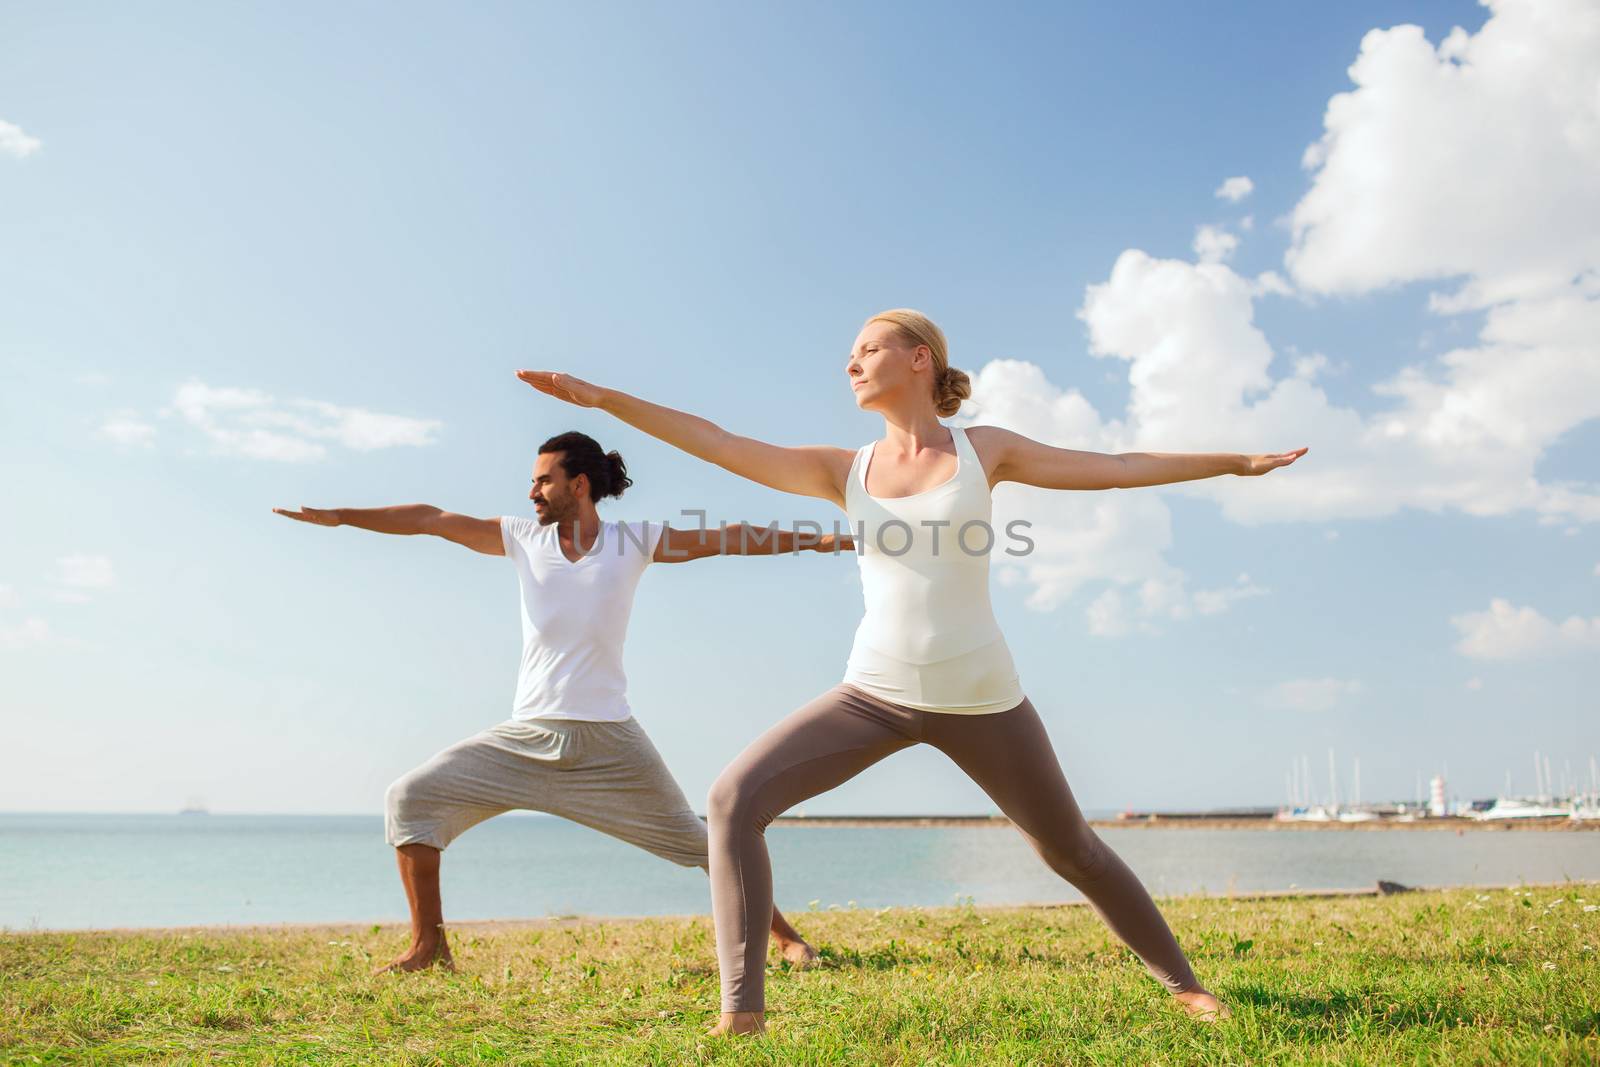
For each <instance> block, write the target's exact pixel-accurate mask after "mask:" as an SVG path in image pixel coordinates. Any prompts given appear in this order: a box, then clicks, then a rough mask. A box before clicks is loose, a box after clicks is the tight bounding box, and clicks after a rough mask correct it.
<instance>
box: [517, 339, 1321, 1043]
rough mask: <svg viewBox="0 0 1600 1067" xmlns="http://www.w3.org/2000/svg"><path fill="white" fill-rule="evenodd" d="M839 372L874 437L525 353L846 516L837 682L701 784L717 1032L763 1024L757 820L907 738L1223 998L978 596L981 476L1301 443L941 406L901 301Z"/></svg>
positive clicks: (940, 346)
mask: <svg viewBox="0 0 1600 1067" xmlns="http://www.w3.org/2000/svg"><path fill="white" fill-rule="evenodd" d="M844 371H845V374H846V376H847V378H848V380H849V383H850V390H851V392H852V393H853V395H854V396H855V401H856V405H857V406H858V407H860V408H861V409H862V410H865V411H873V412H877V413H878V414H880V415H882V416H883V420H884V433H883V437H882V439H881V440H878V441H874V442H872V443H871V444H868V445H865V446H863V447H861V448H859V449H856V450H853V451H852V450H850V449H844V448H829V447H823V446H812V447H804V448H783V447H779V446H777V445H771V444H767V443H765V442H762V441H757V440H754V439H752V438H748V437H740V436H737V435H735V434H733V433H730V432H729V431H727V430H724V429H722V428H721V427H720V426H717V425H715V424H714V423H711V422H708V421H707V420H705V419H702V418H699V417H697V416H694V415H689V414H686V413H684V412H681V411H674V410H672V409H671V408H666V407H662V406H660V405H657V404H652V403H649V402H648V401H645V400H641V399H639V398H637V397H633V396H629V395H628V394H627V393H623V392H620V391H618V390H615V389H607V388H603V387H601V386H597V385H593V384H590V383H589V382H586V381H583V380H581V379H578V378H574V377H572V376H571V375H568V374H559V373H555V372H551V371H522V372H519V374H518V377H519V378H521V379H522V380H523V381H525V382H526V383H528V384H529V385H531V386H533V387H534V388H535V389H538V390H539V391H540V392H543V393H548V394H549V395H551V396H554V397H557V398H559V399H562V400H566V401H568V402H570V403H573V404H577V405H579V406H582V407H597V408H600V409H602V410H604V411H607V412H610V413H611V414H612V415H615V416H616V417H617V418H619V419H621V420H622V421H624V422H626V423H628V424H630V425H632V426H635V427H637V428H639V429H640V430H643V431H644V432H645V433H648V434H651V435H652V436H655V437H659V438H660V439H661V440H663V441H665V442H667V443H668V444H671V445H675V446H677V447H678V448H681V449H683V450H684V451H685V452H688V453H690V454H691V455H694V456H698V457H699V458H701V459H704V460H708V461H709V462H712V463H715V464H717V465H718V466H719V467H722V468H724V469H726V470H729V471H732V472H733V473H735V474H739V475H742V476H744V477H746V478H749V479H751V480H752V481H756V482H759V483H761V484H762V485H766V486H770V487H772V488H774V489H780V490H783V491H785V492H790V493H798V494H800V495H803V496H813V497H818V498H820V499H822V500H828V501H831V502H833V503H834V504H836V505H838V506H839V507H841V508H843V509H844V511H845V513H846V515H847V516H848V517H849V520H850V523H851V525H852V527H853V528H855V532H856V533H857V538H856V542H857V548H856V551H857V554H858V562H859V564H860V568H861V583H862V589H863V593H864V596H865V601H866V612H865V615H864V616H863V618H862V620H861V624H860V626H859V628H858V629H857V631H856V636H855V643H854V646H853V647H852V649H851V652H850V658H849V661H848V664H847V666H846V668H845V676H844V680H843V682H842V683H841V684H839V685H837V686H835V687H834V688H832V689H830V690H828V691H827V692H826V693H823V694H822V695H821V696H819V697H817V698H816V699H815V700H813V701H811V702H810V703H808V704H806V705H804V706H803V707H801V708H800V709H799V710H797V711H795V712H793V713H792V714H790V715H789V716H788V717H787V718H785V719H783V720H782V721H781V722H779V723H778V724H777V725H775V726H773V727H772V728H771V729H769V730H768V731H767V732H766V733H764V734H762V735H761V736H760V737H758V738H757V739H756V740H755V741H754V742H753V743H752V744H751V745H750V746H749V747H748V748H746V749H745V750H744V752H743V753H741V754H740V755H739V756H738V757H737V758H736V759H735V760H734V761H733V762H732V763H731V764H729V766H728V767H727V769H726V770H724V771H723V772H722V774H721V776H720V777H719V778H718V779H717V781H716V783H715V784H713V785H712V787H711V793H710V796H709V798H708V809H707V816H708V821H709V824H710V833H711V841H710V851H711V884H712V910H713V915H714V919H715V924H716V933H717V956H718V962H719V964H720V967H721V974H722V1018H721V1021H720V1022H719V1024H718V1026H717V1027H716V1029H715V1030H714V1031H713V1033H751V1032H759V1031H761V1030H763V1029H764V1028H765V1009H766V1003H765V1000H764V989H763V985H764V977H765V975H764V971H765V963H766V953H767V922H768V918H769V916H770V915H771V913H772V872H771V866H770V863H769V861H768V858H767V850H766V841H765V838H764V831H765V829H766V827H767V825H768V824H769V823H770V822H771V821H772V820H773V819H774V818H776V817H777V816H778V815H780V814H782V813H783V812H784V811H785V810H787V809H789V808H791V807H793V806H794V805H796V804H799V803H801V802H803V801H805V800H807V799H809V798H811V797H814V796H817V795H818V794H820V793H823V792H826V791H827V790H829V789H833V788H834V787H836V786H838V785H840V784H842V783H844V782H846V781H848V780H849V779H851V778H853V777H855V775H857V774H859V773H860V772H861V771H863V770H865V769H866V768H867V767H869V766H871V765H872V764H874V763H876V762H878V761H879V760H881V759H883V758H885V757H886V756H889V755H891V754H892V753H895V752H898V751H899V750H901V749H903V748H908V747H910V746H912V745H915V744H929V745H932V746H934V747H935V748H937V749H939V750H940V751H942V752H944V753H945V754H946V755H948V756H949V757H950V758H951V759H952V760H954V761H955V763H956V764H957V765H958V766H959V767H960V768H961V769H962V770H963V771H965V772H966V773H967V774H968V775H969V776H970V777H971V778H972V779H973V781H975V782H976V783H977V784H978V785H979V786H980V787H981V788H982V789H983V790H984V792H985V793H987V794H988V795H989V797H990V799H992V800H993V801H994V802H995V804H996V805H997V806H998V807H999V808H1000V810H1001V811H1002V812H1004V813H1005V814H1006V815H1007V816H1008V817H1009V818H1010V819H1011V821H1012V822H1013V823H1015V825H1016V826H1017V829H1019V830H1020V831H1021V832H1022V834H1023V836H1024V837H1025V838H1027V840H1028V843H1029V844H1030V845H1032V846H1033V848H1034V849H1035V850H1036V851H1037V852H1038V854H1039V856H1040V857H1041V858H1042V859H1043V860H1044V862H1045V863H1046V864H1048V865H1049V866H1050V868H1051V869H1052V870H1054V871H1055V872H1056V873H1057V874H1059V875H1060V876H1061V877H1063V878H1064V879H1066V880H1067V881H1068V882H1070V883H1072V885H1073V886H1075V887H1076V888H1077V889H1078V890H1079V891H1080V892H1082V893H1083V895H1084V896H1085V897H1087V898H1088V899H1089V902H1090V904H1091V905H1093V907H1094V908H1095V910H1096V911H1097V912H1098V913H1099V915H1100V917H1101V918H1102V919H1104V920H1105V922H1106V923H1107V925H1109V926H1110V928H1111V929H1112V931H1113V932H1114V933H1116V935H1117V936H1118V937H1120V938H1121V939H1122V940H1123V941H1124V942H1126V943H1127V945H1128V947H1129V948H1131V949H1132V950H1133V951H1134V952H1135V953H1137V954H1138V956H1139V958H1140V959H1141V960H1143V961H1144V964H1145V966H1146V967H1147V968H1148V969H1149V971H1150V973H1151V974H1152V975H1154V976H1155V977H1156V978H1157V979H1158V980H1159V981H1160V982H1161V983H1162V984H1163V985H1164V986H1165V987H1166V988H1167V990H1168V991H1169V992H1170V993H1171V994H1172V995H1173V997H1174V998H1176V1000H1177V1001H1178V1002H1179V1003H1180V1004H1181V1005H1182V1006H1183V1008H1184V1009H1185V1010H1187V1011H1188V1012H1190V1013H1191V1014H1193V1015H1195V1016H1197V1017H1200V1018H1203V1019H1217V1018H1221V1017H1224V1016H1226V1015H1227V1014H1228V1011H1227V1008H1226V1007H1225V1006H1224V1005H1223V1004H1222V1003H1221V1002H1220V1001H1218V1000H1217V998H1216V997H1215V996H1213V995H1212V994H1211V993H1210V992H1209V991H1207V990H1206V988H1205V987H1204V986H1202V985H1201V984H1200V982H1199V980H1198V979H1197V978H1196V977H1195V975H1194V972H1193V970H1191V969H1190V967H1189V963H1188V960H1187V959H1186V958H1185V957H1184V954H1183V952H1182V950H1181V949H1180V948H1179V947H1178V942H1177V940H1176V939H1175V938H1174V937H1173V935H1172V932H1171V930H1170V929H1168V927H1167V924H1166V922H1165V921H1164V920H1163V919H1162V917H1161V914H1160V912H1158V911H1157V910H1156V906H1155V903H1154V902H1153V901H1152V900H1151V899H1150V894H1149V893H1148V892H1146V891H1145V889H1144V887H1143V886H1142V885H1141V884H1140V883H1139V880H1138V879H1137V878H1136V877H1135V876H1134V874H1133V872H1132V871H1131V870H1129V869H1128V867H1127V865H1126V864H1124V863H1123V862H1122V860H1121V859H1119V858H1118V857H1117V856H1116V854H1115V853H1113V852H1112V851H1111V850H1110V849H1109V848H1107V847H1106V845H1105V843H1104V842H1102V841H1101V840H1100V838H1099V837H1098V836H1097V835H1096V834H1095V833H1094V831H1093V830H1092V829H1091V828H1090V827H1089V825H1088V823H1087V822H1086V821H1085V820H1084V817H1083V814H1082V812H1081V811H1079V809H1078V805H1077V802H1076V801H1075V800H1074V799H1073V796H1072V791H1071V789H1069V788H1068V787H1067V782H1066V779H1065V777H1064V776H1063V775H1062V773H1061V767H1060V764H1059V763H1058V762H1057V760H1056V757H1055V753H1054V751H1053V750H1052V748H1051V746H1050V739H1049V736H1048V735H1047V734H1046V732H1045V729H1044V725H1043V724H1042V723H1041V722H1040V720H1039V716H1038V713H1037V712H1035V710H1034V708H1033V705H1032V704H1031V703H1030V702H1029V701H1028V699H1027V697H1026V696H1025V695H1024V694H1023V690H1022V686H1021V684H1020V682H1019V681H1018V678H1017V671H1016V668H1015V666H1014V665H1013V663H1012V660H1011V655H1010V653H1009V652H1008V651H1007V648H1006V643H1005V638H1004V637H1003V636H1002V634H1001V632H1000V629H999V626H998V624H997V623H996V621H995V617H994V612H993V610H992V608H991V606H990V603H989V588H988V578H989V559H988V553H989V551H990V550H991V549H992V548H993V547H994V545H995V543H996V542H997V540H998V539H997V538H995V537H994V535H993V531H992V530H991V529H989V527H988V523H989V519H990V515H991V507H990V492H991V490H992V489H993V487H994V486H995V485H997V484H998V483H1000V482H1007V481H1010V482H1020V483H1022V484H1024V485H1033V486H1039V487H1041V488H1045V489H1080V490H1086V489H1117V488H1133V487H1136V486H1151V485H1165V484H1169V483H1172V482H1183V481H1191V480H1194V479H1198V478H1212V477H1216V476H1219V475H1223V474H1237V475H1246V476H1249V475H1260V474H1265V473H1266V472H1268V471H1270V470H1274V469H1276V468H1278V467H1283V466H1287V465H1288V464H1290V463H1293V462H1294V461H1295V460H1296V459H1298V458H1299V457H1300V456H1301V455H1303V454H1304V453H1305V451H1306V450H1305V449H1303V448H1302V449H1298V450H1296V451H1293V452H1284V453H1278V454H1272V455H1239V454H1231V453H1214V454H1161V453H1145V452H1132V453H1124V454H1121V455H1106V454H1102V453H1097V452H1079V451H1074V450H1071V449H1064V448H1054V447H1051V446H1049V445H1045V444H1041V443H1040V442H1038V441H1034V440H1031V439H1029V438H1027V437H1024V436H1023V435H1021V434H1018V433H1013V432H1012V431H1010V430H1005V429H1001V428H1000V427H997V426H973V427H970V428H968V429H961V428H957V427H949V426H945V425H944V424H943V423H941V422H940V421H939V420H940V418H941V417H949V416H952V415H954V414H956V412H957V410H958V409H959V408H960V406H961V401H962V400H963V399H965V398H966V397H967V396H969V395H970V394H971V385H970V383H969V381H968V378H967V375H966V374H964V373H963V372H961V371H959V370H956V369H954V368H952V367H951V366H950V364H949V355H948V350H947V347H946V343H945V338H944V334H943V332H942V331H941V330H940V329H939V328H938V326H936V325H934V323H933V322H932V321H930V320H929V319H928V318H927V317H926V316H925V315H922V314H921V313H920V312H916V311H911V310H909V309H903V308H902V309H897V310H893V311H885V312H883V313H882V314H879V315H874V316H872V318H870V319H868V320H867V322H866V324H865V326H863V327H862V329H861V332H860V333H859V334H858V335H857V337H856V340H855V344H854V345H853V346H852V348H851V349H850V354H849V358H848V359H846V360H845V362H844Z"/></svg>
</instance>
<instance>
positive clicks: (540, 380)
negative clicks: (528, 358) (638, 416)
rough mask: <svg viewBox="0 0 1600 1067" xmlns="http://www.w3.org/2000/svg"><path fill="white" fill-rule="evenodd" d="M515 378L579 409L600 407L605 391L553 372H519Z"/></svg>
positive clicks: (578, 379) (580, 379) (570, 376)
mask: <svg viewBox="0 0 1600 1067" xmlns="http://www.w3.org/2000/svg"><path fill="white" fill-rule="evenodd" d="M517 377H518V378H520V379H521V380H523V381H525V382H527V383H528V384H529V385H531V386H533V387H534V388H535V389H537V390H539V392H541V393H546V394H548V395H550V396H553V397H555V398H556V399H557V400H565V401H566V402H567V403H569V404H576V405H578V406H579V407H580V408H593V407H599V406H600V398H601V397H602V396H604V395H605V390H604V389H602V388H600V387H599V386H598V385H591V384H589V383H588V382H586V381H584V380H583V379H582V378H574V377H573V376H572V375H570V374H561V373H559V372H557V371H553V370H519V371H517Z"/></svg>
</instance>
